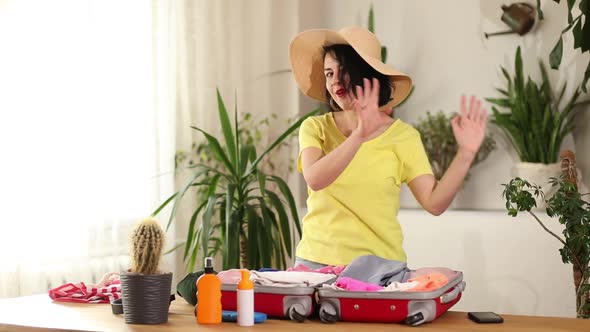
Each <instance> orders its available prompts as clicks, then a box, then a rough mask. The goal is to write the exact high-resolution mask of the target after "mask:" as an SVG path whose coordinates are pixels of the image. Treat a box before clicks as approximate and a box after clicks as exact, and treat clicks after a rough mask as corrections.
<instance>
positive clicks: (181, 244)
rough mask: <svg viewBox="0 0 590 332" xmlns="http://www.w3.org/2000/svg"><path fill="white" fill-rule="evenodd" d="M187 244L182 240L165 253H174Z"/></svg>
mask: <svg viewBox="0 0 590 332" xmlns="http://www.w3.org/2000/svg"><path fill="white" fill-rule="evenodd" d="M185 244H186V242H181V243H179V244H177V245H175V246H174V247H173V248H172V249H169V250H168V251H166V252H164V255H168V254H171V253H173V252H174V251H175V250H176V249H178V248H180V247H182V246H184V245H185Z"/></svg>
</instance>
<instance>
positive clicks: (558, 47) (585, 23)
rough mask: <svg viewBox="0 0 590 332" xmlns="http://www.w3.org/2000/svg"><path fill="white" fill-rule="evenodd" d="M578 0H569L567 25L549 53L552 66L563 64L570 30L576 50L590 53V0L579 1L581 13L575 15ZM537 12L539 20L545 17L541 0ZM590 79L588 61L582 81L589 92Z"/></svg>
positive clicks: (556, 0)
mask: <svg viewBox="0 0 590 332" xmlns="http://www.w3.org/2000/svg"><path fill="white" fill-rule="evenodd" d="M553 1H554V2H557V3H560V2H561V0H553ZM576 2H578V1H577V0H567V23H568V24H567V26H566V27H565V28H564V29H563V30H562V31H561V34H560V35H559V39H558V40H557V43H555V46H554V47H553V50H552V51H551V54H549V63H550V65H551V68H553V69H558V68H559V65H561V58H562V56H563V34H565V33H566V32H568V31H570V30H571V31H572V35H573V36H574V50H576V49H578V48H579V49H580V50H581V51H582V54H584V53H590V20H589V19H588V18H589V17H590V1H589V0H580V1H579V2H578V9H579V10H580V12H579V14H578V15H577V16H576V17H574V15H573V11H574V8H575V5H576ZM537 14H538V16H539V20H542V19H543V16H544V15H543V11H542V10H541V0H537ZM572 28H573V29H572ZM589 79H590V61H589V62H588V66H587V67H586V71H585V73H584V79H583V81H582V84H581V86H582V90H583V91H584V92H587V90H586V84H587V82H588V80H589Z"/></svg>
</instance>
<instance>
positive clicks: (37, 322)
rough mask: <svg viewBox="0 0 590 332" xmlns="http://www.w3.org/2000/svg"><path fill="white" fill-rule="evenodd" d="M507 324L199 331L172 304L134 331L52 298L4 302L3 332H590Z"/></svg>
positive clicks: (507, 318) (532, 320) (522, 321)
mask: <svg viewBox="0 0 590 332" xmlns="http://www.w3.org/2000/svg"><path fill="white" fill-rule="evenodd" d="M503 317H504V323H503V324H476V323H474V322H472V321H470V320H469V319H467V314H466V313H465V312H456V311H451V312H447V313H446V314H444V315H442V316H441V317H440V318H438V319H437V320H436V321H434V322H432V323H429V324H425V325H421V326H420V327H410V326H405V325H392V324H366V323H345V322H337V323H335V324H323V323H321V322H319V321H310V320H308V321H306V322H304V323H296V322H292V321H289V320H275V319H271V320H267V321H266V322H264V323H262V324H257V325H256V326H254V327H240V326H237V325H236V324H235V323H223V324H221V325H213V326H204V325H197V323H196V321H195V317H194V316H193V306H191V305H190V304H188V303H186V302H185V301H184V299H182V298H178V299H176V301H174V302H172V305H171V307H170V316H169V318H168V323H167V324H161V325H129V324H125V321H124V317H123V316H121V315H113V314H112V313H111V307H110V305H108V304H77V303H76V304H74V303H60V302H52V301H51V299H50V298H49V296H47V295H35V296H26V297H18V298H12V299H2V300H0V331H48V330H51V331H179V332H183V331H191V332H194V331H248V330H257V331H302V330H317V331H362V330H364V331H371V332H372V331H388V332H391V331H392V330H396V331H398V330H405V331H414V332H416V331H423V330H429V331H541V332H543V331H585V332H588V331H590V320H584V319H574V318H553V317H530V316H511V315H503Z"/></svg>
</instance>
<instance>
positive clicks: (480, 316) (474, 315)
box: [467, 311, 504, 324]
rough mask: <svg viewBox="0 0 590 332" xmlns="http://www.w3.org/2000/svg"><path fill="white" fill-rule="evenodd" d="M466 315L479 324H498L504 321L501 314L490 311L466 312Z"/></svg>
mask: <svg viewBox="0 0 590 332" xmlns="http://www.w3.org/2000/svg"><path fill="white" fill-rule="evenodd" d="M467 317H469V319H471V320H472V321H474V322H476V323H479V324H499V323H503V322H504V318H502V316H500V315H498V314H496V313H493V312H491V311H479V312H468V313H467Z"/></svg>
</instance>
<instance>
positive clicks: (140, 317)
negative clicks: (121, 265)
mask: <svg viewBox="0 0 590 332" xmlns="http://www.w3.org/2000/svg"><path fill="white" fill-rule="evenodd" d="M130 242H131V252H130V256H131V269H130V270H129V271H126V272H122V273H121V287H122V290H123V294H122V295H123V312H124V313H125V322H126V323H128V324H161V323H166V322H167V321H168V308H169V306H170V291H171V286H172V273H162V272H161V271H160V270H159V265H160V258H161V256H162V249H163V248H164V230H163V229H162V227H160V225H159V223H158V221H157V220H155V219H153V218H146V219H142V220H140V221H139V222H138V224H137V225H136V227H135V228H134V229H133V231H132V232H131V239H130Z"/></svg>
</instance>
